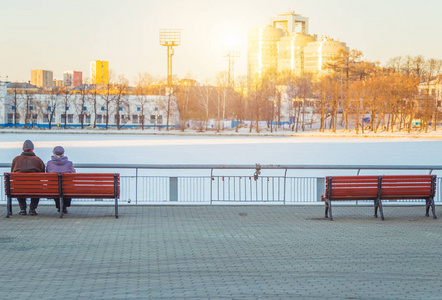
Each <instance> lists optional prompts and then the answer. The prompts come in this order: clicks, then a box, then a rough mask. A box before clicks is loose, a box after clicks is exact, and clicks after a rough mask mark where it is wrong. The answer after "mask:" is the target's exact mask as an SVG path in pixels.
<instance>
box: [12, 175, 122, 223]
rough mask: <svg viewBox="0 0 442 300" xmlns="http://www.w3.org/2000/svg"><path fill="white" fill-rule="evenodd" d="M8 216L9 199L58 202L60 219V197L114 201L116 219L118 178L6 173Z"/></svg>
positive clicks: (116, 176) (109, 176)
mask: <svg viewBox="0 0 442 300" xmlns="http://www.w3.org/2000/svg"><path fill="white" fill-rule="evenodd" d="M4 175H5V176H4V177H5V194H6V195H7V214H6V217H7V218H9V216H10V215H11V214H12V198H49V199H53V198H60V217H63V197H66V198H77V199H115V218H118V198H119V196H120V175H119V174H117V173H115V174H114V173H5V174H4Z"/></svg>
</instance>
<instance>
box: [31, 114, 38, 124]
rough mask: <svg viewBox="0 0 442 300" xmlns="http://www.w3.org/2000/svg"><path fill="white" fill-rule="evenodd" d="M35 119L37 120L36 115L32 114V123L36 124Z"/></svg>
mask: <svg viewBox="0 0 442 300" xmlns="http://www.w3.org/2000/svg"><path fill="white" fill-rule="evenodd" d="M37 118H38V115H37V114H33V115H32V122H37Z"/></svg>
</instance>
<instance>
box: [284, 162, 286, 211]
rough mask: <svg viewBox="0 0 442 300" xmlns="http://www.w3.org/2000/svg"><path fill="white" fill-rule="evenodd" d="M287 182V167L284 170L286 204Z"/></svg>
mask: <svg viewBox="0 0 442 300" xmlns="http://www.w3.org/2000/svg"><path fill="white" fill-rule="evenodd" d="M286 183H287V169H285V172H284V205H285V193H286Z"/></svg>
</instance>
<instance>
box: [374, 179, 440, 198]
mask: <svg viewBox="0 0 442 300" xmlns="http://www.w3.org/2000/svg"><path fill="white" fill-rule="evenodd" d="M435 192H436V175H384V176H382V199H425V198H430V197H434V194H435Z"/></svg>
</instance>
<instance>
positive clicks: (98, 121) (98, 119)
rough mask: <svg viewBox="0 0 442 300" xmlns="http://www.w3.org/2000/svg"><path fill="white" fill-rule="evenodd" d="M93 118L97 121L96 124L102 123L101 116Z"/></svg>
mask: <svg viewBox="0 0 442 300" xmlns="http://www.w3.org/2000/svg"><path fill="white" fill-rule="evenodd" d="M95 118H96V119H97V124H101V123H102V118H103V116H102V115H96V116H95Z"/></svg>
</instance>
